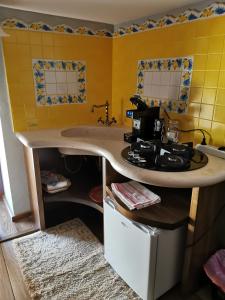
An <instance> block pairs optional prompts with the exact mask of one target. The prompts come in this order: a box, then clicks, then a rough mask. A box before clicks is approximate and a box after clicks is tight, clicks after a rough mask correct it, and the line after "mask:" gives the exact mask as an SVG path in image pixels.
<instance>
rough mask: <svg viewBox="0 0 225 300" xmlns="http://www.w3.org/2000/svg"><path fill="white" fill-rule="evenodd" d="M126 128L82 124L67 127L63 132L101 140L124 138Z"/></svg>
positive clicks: (73, 135) (63, 134) (71, 135)
mask: <svg viewBox="0 0 225 300" xmlns="http://www.w3.org/2000/svg"><path fill="white" fill-rule="evenodd" d="M123 134H124V129H123V128H115V127H98V126H80V127H75V128H70V129H65V130H63V131H62V132H61V135H62V136H64V137H72V138H88V139H98V140H99V139H100V140H105V139H109V140H112V139H113V140H120V141H122V140H123Z"/></svg>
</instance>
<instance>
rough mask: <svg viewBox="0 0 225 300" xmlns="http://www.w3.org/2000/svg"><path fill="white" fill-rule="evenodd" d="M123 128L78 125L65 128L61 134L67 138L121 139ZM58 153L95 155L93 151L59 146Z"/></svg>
mask: <svg viewBox="0 0 225 300" xmlns="http://www.w3.org/2000/svg"><path fill="white" fill-rule="evenodd" d="M124 132H126V130H125V129H124V128H115V127H100V126H99V127H98V126H79V127H74V128H69V129H65V130H63V131H62V132H61V135H62V136H64V137H69V138H79V139H81V140H88V139H92V140H93V139H95V140H106V139H107V140H118V141H123V134H124ZM58 150H59V152H60V153H62V154H65V155H97V154H96V153H94V152H91V151H87V150H80V149H73V148H59V149H58Z"/></svg>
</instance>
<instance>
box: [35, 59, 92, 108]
mask: <svg viewBox="0 0 225 300" xmlns="http://www.w3.org/2000/svg"><path fill="white" fill-rule="evenodd" d="M32 66H33V78H34V88H35V97H36V103H37V105H61V104H73V103H85V102H86V100H87V99H86V64H85V62H83V61H71V60H51V59H33V60H32Z"/></svg>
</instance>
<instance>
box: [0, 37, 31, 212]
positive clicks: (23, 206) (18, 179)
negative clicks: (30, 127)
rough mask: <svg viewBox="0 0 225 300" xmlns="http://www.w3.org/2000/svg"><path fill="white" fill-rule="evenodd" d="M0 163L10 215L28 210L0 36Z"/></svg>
mask: <svg viewBox="0 0 225 300" xmlns="http://www.w3.org/2000/svg"><path fill="white" fill-rule="evenodd" d="M0 164H1V171H2V179H3V186H4V193H5V199H6V201H7V205H8V208H9V209H10V211H11V215H12V216H15V215H18V214H21V213H23V212H27V211H30V201H29V192H28V185H27V176H26V171H25V163H24V153H23V147H22V145H21V143H20V142H19V141H18V140H17V138H16V137H15V135H14V133H13V130H12V122H11V113H10V109H9V93H8V86H7V81H6V72H5V64H4V56H3V47H2V41H1V38H0Z"/></svg>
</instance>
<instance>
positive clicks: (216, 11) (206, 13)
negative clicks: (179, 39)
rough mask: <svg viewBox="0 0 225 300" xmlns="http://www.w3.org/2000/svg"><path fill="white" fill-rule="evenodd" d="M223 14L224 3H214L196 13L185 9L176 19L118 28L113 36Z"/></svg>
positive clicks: (168, 18)
mask: <svg viewBox="0 0 225 300" xmlns="http://www.w3.org/2000/svg"><path fill="white" fill-rule="evenodd" d="M224 14H225V3H224V2H215V3H212V4H210V5H208V6H207V7H205V8H203V9H202V10H201V11H198V10H196V9H187V10H185V11H184V12H183V13H181V14H180V15H179V16H177V17H175V16H164V17H162V18H161V19H159V20H146V21H145V22H144V23H142V24H139V25H130V26H128V27H127V28H124V27H123V28H119V29H118V30H117V31H116V32H115V33H114V36H115V37H118V36H123V35H126V34H133V33H138V32H143V31H148V30H152V29H156V28H163V27H168V26H173V25H176V24H181V23H187V22H192V21H195V20H199V19H205V18H209V17H217V16H221V15H224ZM134 26H135V27H134Z"/></svg>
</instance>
